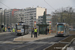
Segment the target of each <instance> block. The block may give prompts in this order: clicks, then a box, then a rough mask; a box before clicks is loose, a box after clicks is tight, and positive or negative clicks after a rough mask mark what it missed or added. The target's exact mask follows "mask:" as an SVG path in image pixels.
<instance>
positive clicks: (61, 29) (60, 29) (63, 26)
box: [56, 23, 69, 36]
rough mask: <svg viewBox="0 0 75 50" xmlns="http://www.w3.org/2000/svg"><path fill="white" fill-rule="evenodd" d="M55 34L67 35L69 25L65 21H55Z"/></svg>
mask: <svg viewBox="0 0 75 50" xmlns="http://www.w3.org/2000/svg"><path fill="white" fill-rule="evenodd" d="M56 27H57V29H56V32H57V34H56V35H57V36H67V35H69V25H68V24H67V23H57V26H56Z"/></svg>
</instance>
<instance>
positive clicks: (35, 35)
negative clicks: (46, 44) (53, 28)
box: [34, 28, 37, 38]
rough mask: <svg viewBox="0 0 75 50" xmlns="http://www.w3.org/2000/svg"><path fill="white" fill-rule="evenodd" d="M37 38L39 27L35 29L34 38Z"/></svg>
mask: <svg viewBox="0 0 75 50" xmlns="http://www.w3.org/2000/svg"><path fill="white" fill-rule="evenodd" d="M35 37H36V38H37V28H35V29H34V38H35Z"/></svg>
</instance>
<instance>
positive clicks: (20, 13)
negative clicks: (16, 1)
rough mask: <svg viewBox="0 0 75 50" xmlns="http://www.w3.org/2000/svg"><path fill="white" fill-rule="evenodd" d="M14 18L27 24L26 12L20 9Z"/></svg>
mask: <svg viewBox="0 0 75 50" xmlns="http://www.w3.org/2000/svg"><path fill="white" fill-rule="evenodd" d="M14 17H16V18H17V22H21V21H22V22H25V10H24V9H19V10H18V11H15V12H14Z"/></svg>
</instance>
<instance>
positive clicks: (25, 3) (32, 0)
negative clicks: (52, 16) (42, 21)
mask: <svg viewBox="0 0 75 50" xmlns="http://www.w3.org/2000/svg"><path fill="white" fill-rule="evenodd" d="M45 1H46V2H47V3H48V4H49V5H51V6H52V7H51V6H49V5H48V4H47V3H46V2H45ZM45 1H44V0H0V2H2V3H4V4H5V5H6V6H8V7H9V8H8V7H6V6H5V5H3V4H2V3H0V7H1V8H3V9H5V8H6V9H13V8H20V9H22V8H23V9H24V8H27V7H37V6H40V7H45V8H46V9H47V13H51V12H52V11H54V10H57V9H60V8H62V7H63V8H65V7H73V8H75V0H45Z"/></svg>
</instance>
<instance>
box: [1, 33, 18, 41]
mask: <svg viewBox="0 0 75 50" xmlns="http://www.w3.org/2000/svg"><path fill="white" fill-rule="evenodd" d="M16 37H18V36H16V35H15V33H9V34H3V35H0V41H13V39H14V38H16Z"/></svg>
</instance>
